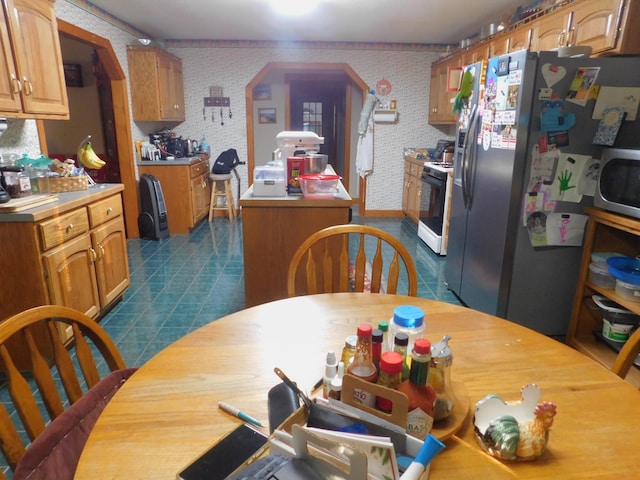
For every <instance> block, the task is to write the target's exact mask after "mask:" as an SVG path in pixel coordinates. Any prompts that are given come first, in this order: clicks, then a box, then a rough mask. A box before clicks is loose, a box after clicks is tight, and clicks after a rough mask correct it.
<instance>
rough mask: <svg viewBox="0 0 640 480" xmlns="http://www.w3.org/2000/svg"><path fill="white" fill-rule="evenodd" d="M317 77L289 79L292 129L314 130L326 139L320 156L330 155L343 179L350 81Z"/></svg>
mask: <svg viewBox="0 0 640 480" xmlns="http://www.w3.org/2000/svg"><path fill="white" fill-rule="evenodd" d="M315 77H316V78H297V79H292V80H290V83H289V85H290V118H291V130H297V131H311V132H315V133H317V134H318V135H319V136H320V137H324V144H323V145H321V147H320V153H324V154H326V155H328V156H329V163H330V164H331V166H333V168H334V169H335V171H336V173H338V174H339V175H343V176H344V174H345V161H344V152H345V145H344V141H345V140H344V137H345V133H344V132H345V103H346V89H347V84H348V83H347V79H346V78H343V77H342V76H340V77H337V78H334V76H331V77H330V78H326V79H318V78H317V75H316V76H315Z"/></svg>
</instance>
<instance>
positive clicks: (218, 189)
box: [209, 173, 236, 221]
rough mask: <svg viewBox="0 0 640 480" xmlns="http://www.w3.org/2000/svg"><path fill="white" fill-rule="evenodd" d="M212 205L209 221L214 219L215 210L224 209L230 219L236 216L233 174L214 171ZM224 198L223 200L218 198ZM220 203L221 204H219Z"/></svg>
mask: <svg viewBox="0 0 640 480" xmlns="http://www.w3.org/2000/svg"><path fill="white" fill-rule="evenodd" d="M210 178H211V181H212V182H213V185H212V188H211V205H210V206H209V221H211V220H213V216H214V212H215V211H216V210H222V211H224V212H226V214H227V215H228V216H229V220H233V219H234V218H235V217H236V208H235V201H234V199H233V191H232V190H231V174H230V173H229V174H219V173H212V174H211V175H210ZM219 199H222V201H221V202H219V201H218V200H219ZM219 203H220V205H218V204H219Z"/></svg>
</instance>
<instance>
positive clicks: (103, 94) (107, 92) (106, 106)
mask: <svg viewBox="0 0 640 480" xmlns="http://www.w3.org/2000/svg"><path fill="white" fill-rule="evenodd" d="M91 61H92V64H93V73H94V74H95V76H96V86H97V89H98V101H99V103H100V117H101V119H102V130H103V136H104V148H105V155H106V158H107V160H108V161H107V165H106V182H107V183H120V182H121V178H120V161H119V159H118V139H117V135H116V126H115V115H114V113H113V96H112V93H111V79H110V78H109V75H108V73H107V72H106V71H105V69H104V65H103V64H102V61H101V60H100V57H99V56H98V54H97V53H96V52H95V51H94V53H93V55H92V56H91Z"/></svg>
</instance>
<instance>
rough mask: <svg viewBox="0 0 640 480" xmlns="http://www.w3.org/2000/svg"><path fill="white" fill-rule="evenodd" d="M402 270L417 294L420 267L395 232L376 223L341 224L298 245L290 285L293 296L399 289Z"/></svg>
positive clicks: (288, 279) (408, 287) (408, 290)
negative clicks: (373, 224) (350, 253)
mask: <svg viewBox="0 0 640 480" xmlns="http://www.w3.org/2000/svg"><path fill="white" fill-rule="evenodd" d="M350 237H351V239H352V242H351V246H352V248H351V251H352V252H354V251H355V257H354V259H353V260H350V258H349V251H350V250H349V247H350ZM354 237H355V238H354ZM385 257H386V259H387V260H388V263H387V264H386V265H387V266H386V267H385ZM303 261H304V270H303V269H302V268H300V266H301V264H302V262H303ZM402 267H404V270H403V268H402ZM401 273H403V275H404V274H406V278H407V283H408V285H407V295H411V296H416V295H417V293H418V280H417V274H416V267H415V265H414V263H413V259H412V258H411V255H409V252H408V251H407V249H406V248H405V247H404V245H402V244H401V243H400V242H399V241H398V240H397V239H396V238H395V237H393V236H392V235H390V234H389V233H387V232H385V231H383V230H380V229H379V228H375V227H371V226H366V225H355V224H348V225H336V226H333V227H327V228H325V229H323V230H320V231H319V232H316V233H314V234H312V235H311V236H310V237H309V238H307V239H306V240H305V241H304V242H302V244H301V245H300V247H298V249H297V250H296V252H295V253H294V255H293V258H292V259H291V263H290V264H289V272H288V278H287V289H288V294H289V296H290V297H292V296H295V295H304V294H315V293H334V292H349V291H356V292H362V291H365V290H369V291H370V292H371V293H391V294H395V293H397V289H398V284H399V279H400V277H401ZM369 285H370V287H369ZM366 286H367V287H366Z"/></svg>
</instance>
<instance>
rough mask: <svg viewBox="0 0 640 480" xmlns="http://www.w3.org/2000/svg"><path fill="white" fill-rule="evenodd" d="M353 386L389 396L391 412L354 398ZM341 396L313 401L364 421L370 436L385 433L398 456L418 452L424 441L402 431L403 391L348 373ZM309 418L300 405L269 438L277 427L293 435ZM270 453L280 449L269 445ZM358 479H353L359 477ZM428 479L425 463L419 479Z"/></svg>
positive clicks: (405, 403) (405, 402) (405, 405)
mask: <svg viewBox="0 0 640 480" xmlns="http://www.w3.org/2000/svg"><path fill="white" fill-rule="evenodd" d="M356 389H362V390H365V391H367V392H370V393H372V394H374V395H376V396H382V397H384V398H387V399H389V400H390V401H391V402H392V410H391V412H389V413H385V412H383V411H380V410H376V409H374V408H371V407H368V406H366V405H363V404H361V403H359V402H357V401H356V400H355V399H353V392H354V390H356ZM341 397H342V401H337V400H334V399H329V400H325V399H321V398H319V399H314V403H315V404H316V405H318V406H322V407H325V408H328V409H330V410H332V411H333V412H337V413H338V414H341V415H345V416H346V417H349V418H351V419H352V420H353V421H354V422H359V423H363V424H365V426H366V427H367V428H368V429H369V430H370V432H369V433H371V434H372V435H376V436H388V437H389V438H391V441H392V443H393V444H394V448H395V452H396V455H397V456H407V457H415V456H416V455H417V454H418V452H419V451H420V448H421V447H422V444H423V442H422V440H420V439H418V438H415V437H412V436H411V435H409V434H407V432H406V430H405V429H406V423H407V410H408V399H407V396H406V395H405V394H403V393H402V392H398V391H397V390H393V389H390V388H387V387H384V386H382V385H377V384H373V383H369V382H365V381H363V380H360V379H359V378H357V377H354V376H352V375H349V374H347V375H345V376H344V378H343V384H342V395H341ZM308 419H309V409H308V408H306V407H305V406H304V405H303V406H301V407H300V408H299V409H297V410H296V411H295V412H294V413H293V414H292V415H291V416H289V418H287V419H286V420H285V421H284V422H283V423H282V424H281V425H280V426H279V427H278V428H277V429H276V431H274V432H273V435H272V439H274V438H275V439H278V437H279V432H278V430H281V431H284V432H286V433H287V434H289V435H293V433H294V426H303V425H308ZM296 429H297V428H296ZM275 443H277V442H275ZM271 453H280V454H282V453H283V452H282V451H278V450H277V448H276V449H275V450H274V449H273V448H272V449H271ZM325 460H326V459H325ZM359 478H361V479H362V480H366V478H367V476H366V474H365V475H364V476H362V477H359ZM359 478H358V479H356V480H359ZM428 478H429V467H428V466H427V469H426V470H425V472H424V473H423V474H422V475H421V476H420V480H427V479H428Z"/></svg>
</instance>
